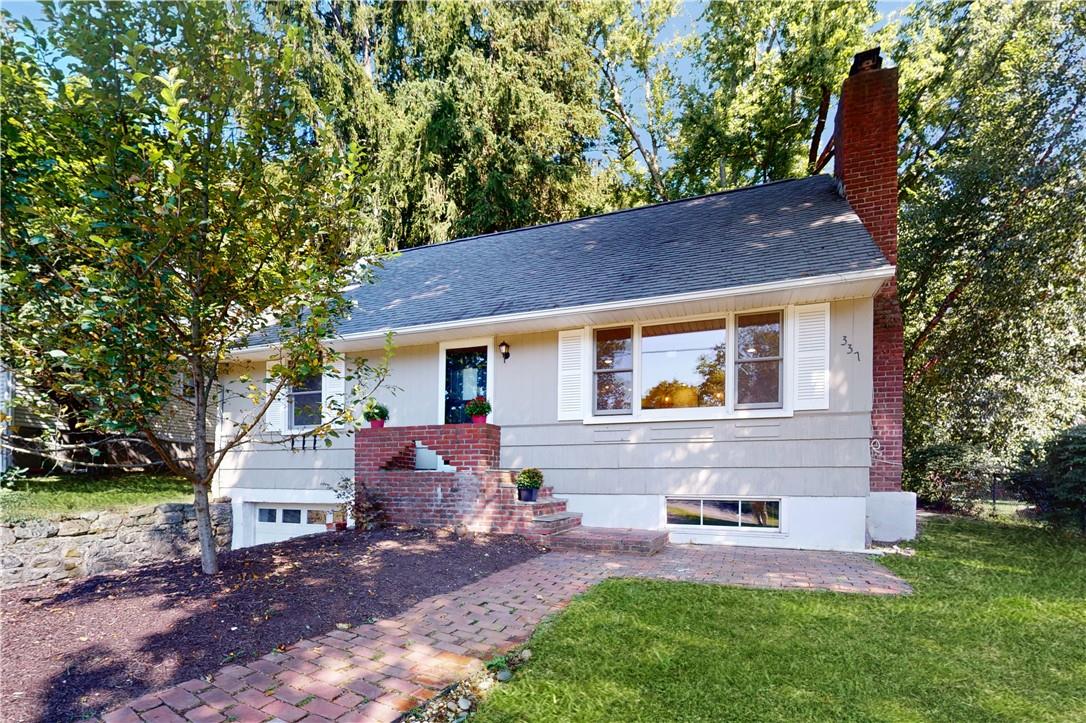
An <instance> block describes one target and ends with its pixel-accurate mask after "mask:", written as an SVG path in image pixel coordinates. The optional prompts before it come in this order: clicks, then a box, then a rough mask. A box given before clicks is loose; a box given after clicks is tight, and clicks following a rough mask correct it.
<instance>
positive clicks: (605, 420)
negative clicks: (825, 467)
mask: <svg viewBox="0 0 1086 723" xmlns="http://www.w3.org/2000/svg"><path fill="white" fill-rule="evenodd" d="M675 412H679V413H678V414H676V413H675ZM792 416H793V413H792V410H791V409H736V410H734V411H730V412H729V411H725V410H716V411H709V410H700V409H698V410H685V409H683V410H668V411H667V412H663V413H661V412H655V413H645V412H642V413H640V414H610V415H603V416H590V417H585V418H584V419H583V420H582V423H583V424H635V423H653V422H712V421H720V420H733V419H787V418H790V417H792Z"/></svg>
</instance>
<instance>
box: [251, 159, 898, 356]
mask: <svg viewBox="0 0 1086 723" xmlns="http://www.w3.org/2000/svg"><path fill="white" fill-rule="evenodd" d="M886 263H887V261H886V259H885V257H884V256H883V255H882V252H881V251H879V249H878V247H877V246H876V245H875V243H874V241H873V240H872V239H871V236H870V235H869V234H868V233H867V231H866V229H865V228H864V226H863V224H862V223H861V222H860V219H859V218H858V217H857V216H856V214H855V213H854V212H853V210H852V208H851V207H850V206H849V205H848V202H847V201H845V200H844V199H843V198H841V196H840V195H839V194H838V193H837V189H836V184H835V182H834V180H833V178H832V177H830V176H813V177H810V178H805V179H802V180H796V181H781V182H778V183H770V184H765V185H760V186H751V187H749V188H743V189H738V190H734V191H726V192H722V193H714V194H710V195H706V196H699V197H696V198H690V199H684V200H680V201H672V202H669V203H661V204H656V205H652V206H642V207H639V208H633V209H629V210H625V211H616V212H613V213H607V214H602V215H599V216H591V217H588V218H582V219H576V220H573V221H564V222H560V223H552V224H547V225H543V226H532V227H529V228H523V229H517V230H515V231H505V232H501V233H494V234H489V235H486V236H477V237H472V238H466V239H460V240H457V241H452V242H449V243H445V244H440V245H435V246H426V247H422V248H417V249H411V250H408V251H404V252H403V253H401V254H400V255H399V256H398V257H396V258H393V259H391V260H389V261H388V262H387V263H386V264H385V267H384V268H383V269H381V270H380V271H378V272H377V283H376V284H370V285H364V286H361V287H359V288H357V289H355V290H353V291H351V292H349V296H350V297H351V299H352V300H353V301H354V302H355V309H354V311H353V312H352V314H351V318H350V319H348V320H346V321H344V322H343V323H342V324H341V325H340V327H339V333H340V334H344V335H346V334H356V333H360V332H367V331H375V330H379V329H384V328H394V329H400V328H404V327H409V326H417V325H420V324H432V323H438V322H448V321H458V320H464V319H474V318H482V317H489V316H497V315H504V314H511V313H518V312H527V311H540V310H545V309H554V308H559V307H569V306H580V305H584V304H596V303H602V302H612V301H626V300H633V299H639V298H646V297H653V296H662V295H668V294H678V293H686V292H693V291H708V290H716V289H726V288H729V287H735V286H744V285H748V284H756V283H763V282H773V281H785V280H793V279H801V278H805V277H810V276H821V275H825V274H832V273H841V272H847V271H865V270H870V269H875V268H878V267H880V266H883V265H885V264H886ZM253 341H256V340H255V339H254V340H253Z"/></svg>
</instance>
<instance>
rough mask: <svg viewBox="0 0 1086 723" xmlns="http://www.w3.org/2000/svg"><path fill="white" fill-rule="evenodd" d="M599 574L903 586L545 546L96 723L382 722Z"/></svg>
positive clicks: (784, 558)
mask: <svg viewBox="0 0 1086 723" xmlns="http://www.w3.org/2000/svg"><path fill="white" fill-rule="evenodd" d="M609 577H636V578H651V579H663V580H684V581H691V582H701V583H716V584H727V585H740V586H745V587H760V588H772V589H800V590H802V589H821V590H833V591H837V592H850V593H868V594H876V595H890V594H902V593H907V592H909V591H910V588H909V586H908V585H907V584H906V583H905V582H904V581H902V580H901V579H899V578H897V577H895V576H894V575H892V574H891V573H890V572H889V571H888V570H886V569H885V568H883V567H882V566H881V565H879V564H877V563H876V562H874V561H873V560H871V559H870V558H868V557H865V556H863V555H859V554H849V553H834V552H812V551H805V550H771V549H766V548H754V547H736V548H719V547H713V548H708V549H707V548H704V547H702V548H699V547H696V546H668V547H667V548H665V549H664V550H663V551H662V552H661V553H660V554H658V555H655V556H653V557H644V556H636V555H629V554H616V555H609V554H595V553H588V552H551V553H548V554H546V555H541V556H539V557H537V558H534V559H532V560H529V561H527V562H523V563H521V564H519V565H514V566H513V567H509V568H507V569H505V570H502V571H501V572H497V573H495V574H493V575H490V576H489V577H486V578H484V579H482V580H479V581H477V582H474V583H472V584H470V585H466V586H464V587H462V588H460V589H459V590H456V591H454V592H452V593H448V594H444V595H437V596H434V597H430V598H427V599H425V600H422V601H420V602H419V603H417V604H416V605H414V606H413V607H411V608H409V609H408V610H406V611H405V612H404V613H402V614H400V615H397V616H396V617H393V618H389V619H386V620H378V621H377V622H375V623H373V624H372V625H360V626H357V627H353V628H351V629H349V630H334V631H332V632H329V633H328V634H326V635H321V636H318V637H314V638H308V639H305V640H301V641H299V642H298V643H296V644H294V645H292V646H291V647H289V648H288V649H287V650H285V651H284V652H281V653H279V652H276V653H271V654H269V655H265V656H264V657H262V658H260V659H259V660H255V661H252V662H250V663H246V664H245V665H228V666H226V667H224V668H222V669H221V670H219V671H218V672H217V673H215V674H214V675H213V676H210V678H209V680H202V679H194V680H189V681H186V682H184V683H181V684H180V685H177V686H175V687H173V688H169V689H167V690H160V691H158V692H155V693H151V694H147V695H144V696H142V697H140V698H137V699H136V700H133V701H131V702H130V703H128V704H127V705H126V706H124V707H122V708H119V709H117V710H114V711H112V712H109V713H107V714H105V715H104V716H102V718H101V719H99V720H100V721H102V722H103V723H151V722H152V721H171V722H173V723H185V722H186V721H188V722H190V723H220V722H222V721H239V722H240V723H249V722H259V721H287V722H288V723H294V722H295V721H303V723H322V722H323V721H332V720H334V721H358V722H361V721H374V722H380V721H393V720H396V719H397V718H399V717H400V716H401V715H403V713H404V712H406V711H408V710H410V709H411V708H413V707H415V706H416V705H419V704H420V703H422V702H424V701H426V700H429V699H430V698H432V697H433V696H435V695H437V693H438V692H440V691H441V690H442V689H444V688H445V687H447V686H448V685H450V684H452V683H454V682H456V681H458V680H460V679H462V678H464V677H466V676H467V675H469V674H471V673H473V672H475V671H477V670H479V669H480V668H482V666H483V665H484V663H485V661H486V660H488V659H490V658H491V657H493V656H494V655H496V654H498V653H501V652H505V651H508V650H509V649H511V648H513V647H515V646H517V645H520V644H522V643H524V642H525V641H527V640H528V637H529V636H530V635H531V633H532V630H533V629H534V628H535V626H536V625H538V624H539V622H540V621H541V620H542V619H543V618H544V617H545V616H547V615H550V614H552V613H554V612H557V611H559V610H561V609H562V608H564V607H565V606H566V604H567V603H568V602H569V601H570V599H572V598H573V597H574V596H575V595H578V594H580V593H582V592H584V591H585V590H587V589H588V588H589V587H591V586H592V585H595V584H596V583H598V582H600V581H601V580H604V579H606V578H609Z"/></svg>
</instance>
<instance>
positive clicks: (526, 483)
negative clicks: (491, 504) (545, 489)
mask: <svg viewBox="0 0 1086 723" xmlns="http://www.w3.org/2000/svg"><path fill="white" fill-rule="evenodd" d="M542 486H543V473H542V472H540V471H539V470H538V469H536V468H535V467H525V468H524V469H522V470H521V471H520V472H519V473H518V474H517V499H518V500H520V501H521V502H535V501H536V500H538V499H539V488H540V487H542Z"/></svg>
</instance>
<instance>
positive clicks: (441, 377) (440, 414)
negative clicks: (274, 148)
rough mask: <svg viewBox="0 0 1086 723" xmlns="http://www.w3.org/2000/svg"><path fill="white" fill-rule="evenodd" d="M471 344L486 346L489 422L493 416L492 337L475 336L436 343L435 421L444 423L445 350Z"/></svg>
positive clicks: (461, 347)
mask: <svg viewBox="0 0 1086 723" xmlns="http://www.w3.org/2000/svg"><path fill="white" fill-rule="evenodd" d="M471 346H485V347H486V400H487V401H488V402H490V414H488V415H486V420H487V421H488V422H489V421H491V419H492V418H493V416H494V407H495V404H494V337H492V336H477V337H475V338H473V339H456V340H453V341H443V342H441V343H440V344H438V347H437V348H438V351H437V423H438V424H445V352H446V351H448V350H449V349H464V348H466V347H471Z"/></svg>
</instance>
